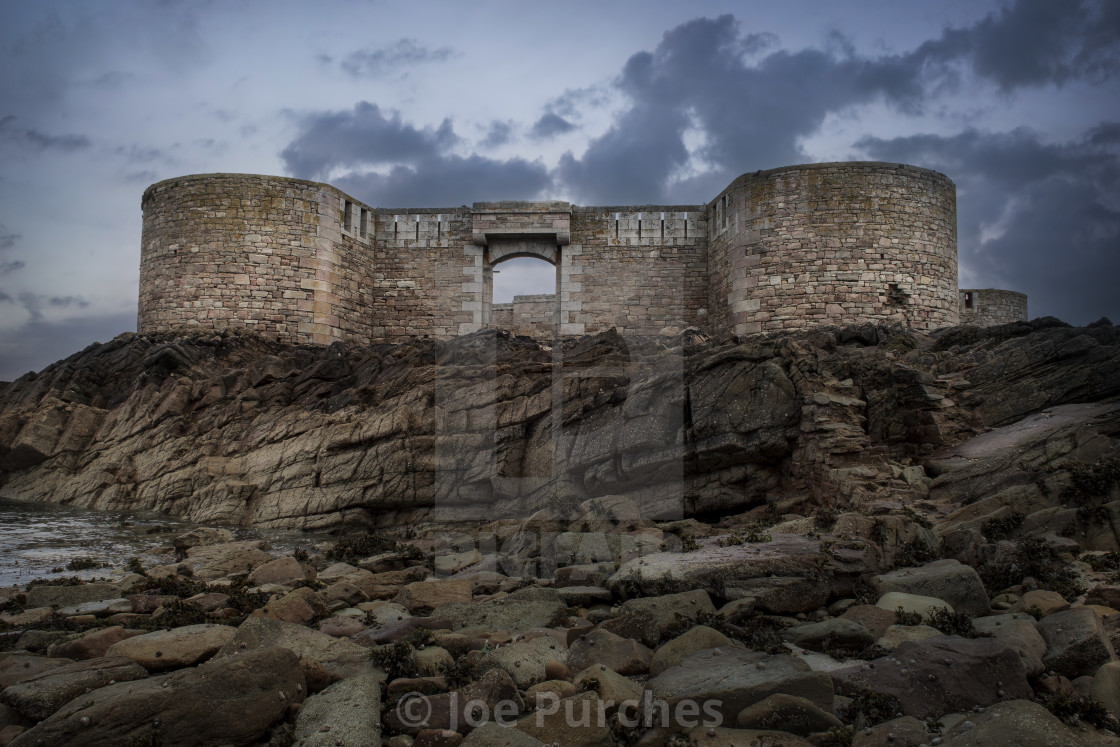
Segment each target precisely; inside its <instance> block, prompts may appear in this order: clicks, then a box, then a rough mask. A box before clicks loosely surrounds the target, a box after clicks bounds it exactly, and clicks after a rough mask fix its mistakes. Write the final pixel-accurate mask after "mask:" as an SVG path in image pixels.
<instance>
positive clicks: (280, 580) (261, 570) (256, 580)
mask: <svg viewBox="0 0 1120 747" xmlns="http://www.w3.org/2000/svg"><path fill="white" fill-rule="evenodd" d="M305 578H307V572H306V571H304V569H303V566H301V565H300V564H299V561H298V560H296V559H295V558H276V560H270V561H268V562H267V563H265V564H263V565H259V566H257V567H256V568H254V569H253V572H252V573H250V574H249V583H250V584H251V585H252V586H263V585H264V584H291V583H294V582H296V581H303V580H304V579H305Z"/></svg>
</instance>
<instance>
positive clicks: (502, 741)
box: [461, 721, 545, 747]
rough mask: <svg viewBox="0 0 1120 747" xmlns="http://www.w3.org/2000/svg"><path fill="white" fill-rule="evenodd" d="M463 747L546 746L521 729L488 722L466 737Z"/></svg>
mask: <svg viewBox="0 0 1120 747" xmlns="http://www.w3.org/2000/svg"><path fill="white" fill-rule="evenodd" d="M461 747H545V744H544V742H542V741H541V740H539V739H537V738H535V737H531V736H529V735H528V734H526V733H525V732H523V731H521V730H520V729H515V728H512V727H510V726H503V725H500V724H498V723H496V722H494V721H487V722H486V723H485V724H483V725H482V726H480V727H478V728H477V729H475V730H474V731H472V732H471V733H470V734H468V735H467V736H466V737H464V738H463V741H462V743H461Z"/></svg>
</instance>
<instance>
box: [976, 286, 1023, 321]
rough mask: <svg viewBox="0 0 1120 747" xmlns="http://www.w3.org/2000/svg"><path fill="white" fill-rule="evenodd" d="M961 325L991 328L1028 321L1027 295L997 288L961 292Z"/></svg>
mask: <svg viewBox="0 0 1120 747" xmlns="http://www.w3.org/2000/svg"><path fill="white" fill-rule="evenodd" d="M960 309H961V324H972V325H975V326H977V327H991V326H994V325H996V324H1009V323H1011V322H1025V321H1027V294H1026V293H1018V292H1016V291H1009V290H996V289H995V288H983V289H976V288H968V289H962V290H961V291H960Z"/></svg>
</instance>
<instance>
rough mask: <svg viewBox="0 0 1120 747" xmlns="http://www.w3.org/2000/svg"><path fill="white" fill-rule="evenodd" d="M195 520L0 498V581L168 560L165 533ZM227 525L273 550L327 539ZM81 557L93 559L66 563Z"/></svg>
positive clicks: (99, 573)
mask: <svg viewBox="0 0 1120 747" xmlns="http://www.w3.org/2000/svg"><path fill="white" fill-rule="evenodd" d="M197 526H199V525H197V524H192V523H191V522H188V521H184V520H182V519H176V518H174V517H172V516H168V515H167V514H161V513H156V512H152V511H94V510H91V509H85V508H74V507H72V506H60V505H58V504H55V503H30V502H23V501H9V500H4V499H0V586H11V585H12V584H26V583H27V582H28V581H31V580H32V579H36V578H55V577H59V576H79V577H81V578H87V579H90V578H108V577H111V576H113V575H119V574H120V573H121V572H123V571H124V570H125V565H126V564H127V562H128V561H129V559H130V558H138V559H139V560H140V562H141V563H142V564H143V566H144V567H145V568H149V567H151V566H154V565H162V564H164V563H173V562H175V555H174V552H173V551H172V549H171V538H172V537H175V536H176V535H179V534H182V533H184V532H189V531H190V530H191V529H195V528H196V527H197ZM227 528H228V529H229V530H230V531H232V532H233V533H234V535H235V538H236V539H239V540H242V539H262V540H264V541H265V542H267V543H268V547H269V548H271V550H272V551H273V552H274V553H277V554H280V553H288V554H290V553H291V552H292V551H294V550H295V549H296V548H297V547H309V546H310V545H312V544H314V543H316V542H322V541H326V540H329V539H331V537H330V535H328V534H327V533H326V532H316V533H305V532H300V531H295V530H291V531H286V530H261V529H254V528H251V527H248V528H247V527H227ZM86 561H92V562H93V563H95V564H97V565H96V567H92V568H84V569H81V570H73V569H71V568H68V567H67V566H69V565H71V564H74V566H73V567H75V568H77V567H79V566H81V565H84V564H85V562H86Z"/></svg>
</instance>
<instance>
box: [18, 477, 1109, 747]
mask: <svg viewBox="0 0 1120 747" xmlns="http://www.w3.org/2000/svg"><path fill="white" fill-rule="evenodd" d="M1108 479H1109V480H1111V481H1113V482H1114V481H1115V475H1111V476H1110V477H1109V478H1108ZM1109 484H1110V485H1111V484H1112V482H1110V483H1109ZM1110 489H1111V488H1110ZM636 516H637V511H636V507H635V506H634V505H633V504H631V503H629V502H628V501H626V500H611V499H595V500H592V501H588V502H586V503H585V504H584V505H583V506H581V508H580V516H579V518H578V519H577V520H575V521H571V522H557V521H548V520H544V519H540V518H537V519H533V520H526V521H523V522H497V523H494V524H491V525H484V526H481V527H478V528H476V529H474V530H472V532H463V531H458V532H447V531H443V530H440V529H438V528H435V527H431V528H428V529H423V528H421V529H420V530H418V531H414V532H412V533H411V534H413V535H415V536H412V537H410V538H400V537H398V538H396V539H394V538H392V537H390V536H388V535H385V534H359V535H353V536H350V537H347V538H343V539H342V540H340V541H338V542H337V543H321V544H319V545H316V546H308V547H307V548H301V549H299V550H297V551H296V552H295V553H294V554H293V555H291V556H288V555H285V556H276V555H274V554H273V553H270V552H269V551H268V549H267V548H266V547H262V544H263V543H261V542H260V541H233V537H232V534H230V533H229V532H228V531H226V530H222V529H200V530H196V531H194V532H191V533H189V534H187V535H183V536H180V537H176V538H175V539H174V540H173V543H172V545H171V546H168V547H167V548H166V555H167V561H168V562H167V563H166V564H164V565H159V566H155V567H149V568H143V567H141V566H140V565H139V564H137V563H131V564H129V565H130V567H129V568H128V569H127V570H125V571H123V572H122V573H119V574H116V575H115V576H113V577H112V578H110V579H108V580H105V581H91V582H84V583H82V582H77V583H66V582H65V580H63V581H56V582H47V583H36V584H34V585H32V586H30V587H29V588H24V589H18V588H11V589H6V590H3V591H2V592H0V599H3V600H4V604H3V610H4V611H3V613H2V614H0V621H2V625H3V632H2V638H0V640H2V641H3V647H4V651H3V652H0V687H2V688H3V689H2V691H0V702H2V703H3V705H2V706H0V744H2V745H12V747H26V746H27V745H51V746H52V747H54V746H56V745H75V746H77V745H82V746H94V745H136V746H137V747H139V746H140V745H164V746H167V745H227V744H236V745H293V744H294V745H308V746H310V745H349V746H351V747H359V746H376V745H392V746H393V747H408V746H409V745H413V746H415V747H420V746H422V745H423V746H432V745H460V744H462V745H478V746H481V745H542V744H544V745H564V747H568V746H578V745H587V746H591V745H604V746H605V745H725V746H737V745H775V746H776V745H787V746H788V747H793V746H795V745H809V744H812V745H818V746H824V745H847V744H852V745H859V746H864V747H866V746H869V745H884V746H886V745H891V747H896V746H897V745H911V746H913V747H917V746H918V745H923V744H924V745H1057V744H1061V745H1098V744H1100V745H1104V744H1115V745H1120V738H1117V736H1116V734H1117V728H1118V722H1117V720H1116V719H1117V717H1118V716H1120V662H1118V661H1116V656H1115V642H1116V641H1117V640H1120V612H1118V611H1117V609H1116V608H1117V607H1120V573H1118V560H1120V558H1118V556H1117V554H1116V553H1115V552H1093V553H1087V554H1081V555H1080V556H1079V557H1075V556H1076V548H1075V547H1074V545H1073V544H1071V543H1061V542H1058V541H1056V540H1055V539H1054V538H1050V540H1042V539H1019V540H1016V541H1007V540H1004V541H1002V542H1001V543H1000V546H1001V556H1000V558H1001V559H1000V560H998V561H995V562H991V563H988V564H982V565H980V566H979V567H978V568H973V567H971V566H968V565H964V564H962V563H960V562H958V561H957V560H954V559H936V554H937V553H936V552H935V551H934V550H933V549H932V548H933V547H935V546H937V545H938V536H937V527H936V526H935V527H934V528H933V529H930V528H927V527H925V526H923V524H927V523H928V520H927V519H926V518H925V517H924V516H923V515H922V514H919V513H914V514H913V515H912V516H911V517H910V518H906V517H903V516H900V515H898V514H897V513H895V514H892V513H889V512H884V513H883V514H882V515H878V516H877V515H874V514H872V515H866V514H862V513H854V512H840V513H830V512H817V513H816V514H815V515H814V516H811V517H797V516H786V517H782V516H770V517H769V518H768V519H766V518H763V519H761V520H760V517H758V516H750V515H741V516H737V517H729V518H728V519H726V520H724V521H722V522H720V523H718V524H714V525H709V524H704V523H701V522H698V521H696V520H692V519H687V520H682V521H676V522H668V523H660V524H657V523H654V522H650V521H644V520H641V519H638V518H635V517H636ZM983 531H984V532H986V533H988V534H992V535H994V534H996V533H999V532H1007V531H1008V529H1007V527H997V526H995V525H992V524H989V525H986V526H985V527H984V529H983ZM1014 531H1015V530H1014V529H1011V530H1010V533H1014ZM489 535H495V536H496V537H497V538H498V539H499V540H502V541H504V543H505V546H506V547H510V546H516V547H520V548H522V550H521V551H519V552H516V553H513V554H503V555H498V554H489V553H484V552H480V550H479V548H480V547H481V548H483V549H485V547H486V546H487V545H488V544H489V545H491V546H492V544H493V543H488V542H485V541H484V542H481V543H480V542H479V540H480V538H485V537H488V536H489ZM545 537H547V538H548V539H547V540H543V541H542V538H545ZM534 540H535V541H534ZM542 548H543V549H544V550H545V553H544V554H543V555H542V554H540V551H541V549H542ZM604 548H607V549H606V551H604ZM892 556H893V557H894V561H893V562H891V563H888V564H882V563H880V559H881V558H883V557H892Z"/></svg>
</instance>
